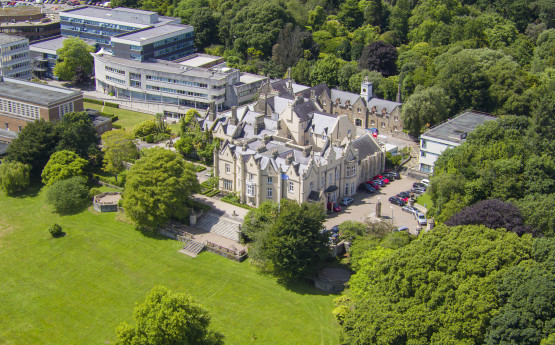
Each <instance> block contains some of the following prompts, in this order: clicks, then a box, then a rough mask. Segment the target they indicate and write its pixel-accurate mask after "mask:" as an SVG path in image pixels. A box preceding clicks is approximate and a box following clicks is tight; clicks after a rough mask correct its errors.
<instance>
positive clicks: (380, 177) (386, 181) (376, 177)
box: [374, 175, 389, 184]
mask: <svg viewBox="0 0 555 345" xmlns="http://www.w3.org/2000/svg"><path fill="white" fill-rule="evenodd" d="M375 179H380V180H382V181H383V183H386V184H387V183H389V180H388V179H387V178H385V177H383V176H382V175H376V176H374V180H375Z"/></svg>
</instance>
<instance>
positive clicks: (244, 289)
mask: <svg viewBox="0 0 555 345" xmlns="http://www.w3.org/2000/svg"><path fill="white" fill-rule="evenodd" d="M44 200H45V188H43V189H42V190H39V191H37V193H36V195H33V194H32V193H31V194H28V195H25V196H20V197H17V198H8V197H6V196H5V195H4V194H0V210H2V212H1V214H0V306H1V307H0V330H1V331H0V344H56V345H59V344H64V345H65V344H109V343H111V342H113V339H114V334H115V332H114V330H115V328H116V326H117V325H118V324H119V323H120V322H121V321H123V320H126V321H128V322H132V312H133V308H134V306H135V304H136V303H137V302H139V301H141V300H143V299H144V296H145V294H146V293H147V292H148V291H149V290H150V289H151V288H152V287H153V286H155V285H157V284H161V285H165V286H167V287H168V288H169V289H171V290H175V291H184V292H187V293H189V294H190V295H192V296H193V297H194V298H195V299H196V300H197V301H198V302H199V303H201V304H203V305H204V306H205V307H206V308H208V309H209V310H210V312H211V314H212V316H213V322H212V326H213V328H214V329H216V330H218V331H220V332H222V333H223V334H224V335H225V336H226V344H337V343H338V337H337V332H338V326H337V323H336V322H335V320H334V318H333V316H332V314H331V311H332V308H333V302H332V301H333V298H334V297H335V296H333V295H326V294H323V293H320V292H319V291H318V290H315V289H313V288H310V287H307V286H304V285H300V286H292V287H289V288H286V287H283V286H280V285H279V284H277V283H276V282H275V280H274V279H273V278H271V277H268V276H264V275H260V274H259V273H257V272H256V270H255V269H254V268H253V267H252V266H251V265H250V264H249V262H248V261H247V262H243V263H236V262H233V261H230V260H228V259H225V258H223V257H220V256H218V255H215V254H212V253H208V252H204V253H201V254H200V255H199V256H198V257H197V258H190V257H188V256H185V255H183V254H180V253H178V252H177V250H178V249H179V248H180V244H179V242H177V241H173V240H170V239H167V238H164V237H157V236H148V235H145V234H142V233H141V232H139V231H137V230H134V228H133V227H132V226H130V225H128V224H125V223H121V222H118V221H116V220H115V214H114V213H105V214H99V213H96V212H92V211H89V210H86V211H83V212H82V213H80V214H77V215H73V216H64V217H60V216H58V215H56V214H53V213H52V212H51V210H50V207H49V206H48V205H45V203H44ZM54 222H57V223H59V224H60V225H61V226H62V228H63V230H64V231H65V232H66V233H67V235H66V236H65V237H62V238H58V239H52V238H51V237H50V235H49V234H48V232H47V228H48V227H49V226H50V225H51V224H53V223H54Z"/></svg>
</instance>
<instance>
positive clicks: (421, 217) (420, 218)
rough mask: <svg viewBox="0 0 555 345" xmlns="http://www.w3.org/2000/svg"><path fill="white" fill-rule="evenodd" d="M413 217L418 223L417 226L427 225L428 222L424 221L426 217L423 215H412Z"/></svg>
mask: <svg viewBox="0 0 555 345" xmlns="http://www.w3.org/2000/svg"><path fill="white" fill-rule="evenodd" d="M414 217H415V218H416V221H417V222H418V224H419V225H426V224H428V220H427V219H426V216H425V215H424V213H422V212H418V213H416V214H415V215H414Z"/></svg>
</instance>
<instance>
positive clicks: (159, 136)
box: [154, 133, 170, 142]
mask: <svg viewBox="0 0 555 345" xmlns="http://www.w3.org/2000/svg"><path fill="white" fill-rule="evenodd" d="M169 138H170V135H169V134H167V133H158V134H156V135H155V136H154V141H155V142H159V141H164V140H168V139H169Z"/></svg>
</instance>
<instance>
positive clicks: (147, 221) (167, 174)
mask: <svg viewBox="0 0 555 345" xmlns="http://www.w3.org/2000/svg"><path fill="white" fill-rule="evenodd" d="M199 188H200V187H199V183H198V180H197V176H196V175H195V171H194V168H193V166H192V164H188V163H186V162H185V161H184V160H183V158H181V156H179V155H178V154H177V153H174V152H172V151H170V150H166V149H163V148H160V147H155V148H151V149H148V150H146V151H145V153H144V157H142V158H140V159H139V160H137V161H136V162H135V164H134V165H133V167H131V169H130V170H129V172H128V174H127V180H126V182H125V192H124V194H123V207H124V209H125V214H126V215H128V216H129V217H130V218H131V219H132V220H133V221H135V223H136V224H137V226H138V227H140V228H145V229H151V230H153V229H156V228H157V227H159V226H161V225H164V224H165V223H166V222H167V221H168V220H170V219H183V218H184V217H185V216H187V214H188V213H187V200H188V197H189V195H191V193H193V192H196V191H198V190H199Z"/></svg>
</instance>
